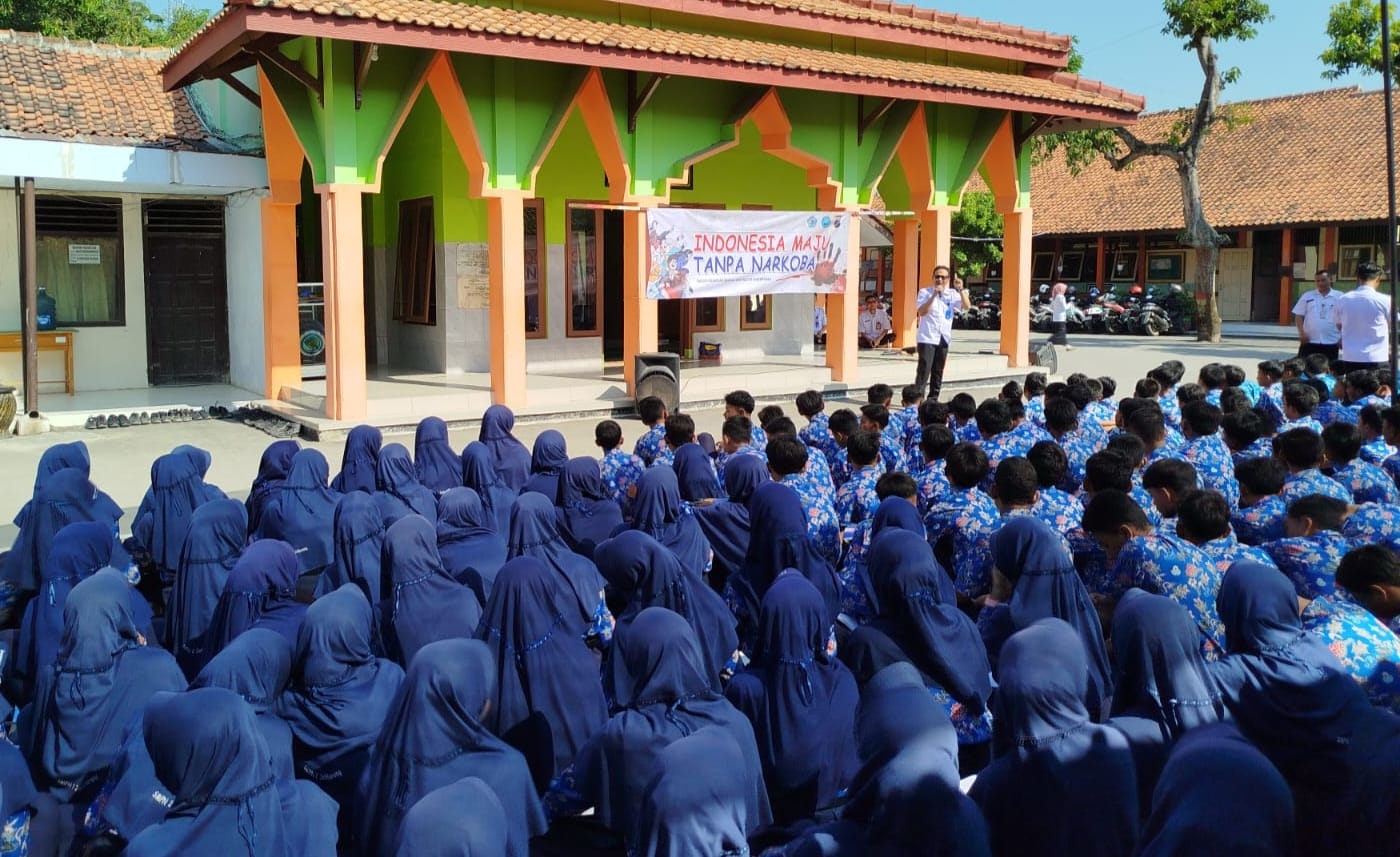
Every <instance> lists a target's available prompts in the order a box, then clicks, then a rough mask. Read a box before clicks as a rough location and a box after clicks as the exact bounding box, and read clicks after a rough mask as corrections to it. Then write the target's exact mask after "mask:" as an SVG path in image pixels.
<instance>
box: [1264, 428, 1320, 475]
mask: <svg viewBox="0 0 1400 857" xmlns="http://www.w3.org/2000/svg"><path fill="white" fill-rule="evenodd" d="M1274 457H1275V458H1279V459H1282V460H1283V463H1284V464H1287V465H1288V466H1289V467H1290V468H1292V469H1294V470H1307V469H1309V468H1311V467H1316V466H1317V464H1318V461H1319V460H1320V459H1321V458H1322V438H1321V437H1320V436H1319V435H1318V433H1317V432H1315V431H1313V430H1312V429H1310V428H1295V429H1289V430H1288V431H1286V432H1284V433H1283V434H1280V435H1277V436H1275V437H1274Z"/></svg>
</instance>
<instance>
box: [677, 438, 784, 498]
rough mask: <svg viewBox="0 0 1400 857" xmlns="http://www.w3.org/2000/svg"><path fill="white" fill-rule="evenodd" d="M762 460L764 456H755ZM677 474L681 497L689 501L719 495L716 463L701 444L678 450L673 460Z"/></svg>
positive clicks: (689, 444) (689, 445)
mask: <svg viewBox="0 0 1400 857" xmlns="http://www.w3.org/2000/svg"><path fill="white" fill-rule="evenodd" d="M754 457H755V458H758V460H759V461H760V462H761V461H763V458H762V456H754ZM671 469H672V470H674V471H675V474H676V484H677V487H678V488H679V489H680V492H681V499H682V500H684V501H685V502H687V503H698V502H700V501H701V500H712V499H714V498H715V497H718V496H719V477H718V476H716V475H715V464H714V461H712V460H711V459H710V456H708V455H706V454H705V450H703V449H701V448H700V444H698V443H695V444H691V443H687V444H684V445H683V446H681V448H680V449H677V450H676V457H675V459H673V460H672V462H671Z"/></svg>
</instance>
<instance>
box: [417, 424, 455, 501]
mask: <svg viewBox="0 0 1400 857" xmlns="http://www.w3.org/2000/svg"><path fill="white" fill-rule="evenodd" d="M413 469H414V472H415V473H416V474H417V476H418V481H419V482H420V483H422V485H423V487H424V488H427V489H428V490H429V491H432V492H434V493H436V494H441V493H442V492H444V491H447V490H450V489H452V488H460V487H461V485H462V459H461V457H459V456H458V455H457V453H456V452H453V450H452V443H451V441H449V440H448V438H447V423H445V422H443V421H442V420H441V419H440V418H438V417H424V418H423V419H422V420H421V421H420V422H419V423H418V429H417V431H415V432H414V433H413Z"/></svg>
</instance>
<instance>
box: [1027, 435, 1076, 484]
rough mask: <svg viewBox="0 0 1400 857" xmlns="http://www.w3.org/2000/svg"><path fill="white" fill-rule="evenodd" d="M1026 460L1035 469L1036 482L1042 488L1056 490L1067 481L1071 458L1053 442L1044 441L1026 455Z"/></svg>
mask: <svg viewBox="0 0 1400 857" xmlns="http://www.w3.org/2000/svg"><path fill="white" fill-rule="evenodd" d="M1026 460H1027V461H1029V462H1030V463H1031V466H1032V467H1034V468H1035V478H1036V482H1038V483H1040V487H1041V488H1054V487H1055V486H1056V485H1059V484H1060V483H1061V482H1063V481H1065V474H1067V473H1069V457H1068V456H1066V455H1065V451H1064V450H1063V449H1061V448H1060V445H1059V444H1058V443H1055V442H1054V441H1052V440H1042V441H1040V442H1039V443H1037V444H1036V445H1035V446H1032V447H1031V448H1030V451H1029V452H1027V453H1026Z"/></svg>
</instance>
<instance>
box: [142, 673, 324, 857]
mask: <svg viewBox="0 0 1400 857" xmlns="http://www.w3.org/2000/svg"><path fill="white" fill-rule="evenodd" d="M143 732H144V735H145V741H146V748H147V750H148V751H149V752H150V757H151V763H152V766H153V768H154V770H155V774H156V777H158V778H159V780H160V782H161V783H163V784H165V785H166V786H167V787H169V789H170V791H171V793H172V794H173V795H174V799H175V802H174V805H173V806H171V807H170V811H169V812H168V813H167V815H166V817H165V820H164V821H162V822H161V823H160V824H157V825H155V826H154V827H149V828H147V829H146V830H145V831H143V832H142V833H141V834H140V835H138V836H137V837H136V838H135V839H134V840H133V841H132V842H131V844H129V845H128V846H127V848H126V851H125V852H124V853H125V854H128V855H131V857H164V855H182V854H221V855H247V857H299V855H326V857H329V855H334V854H335V838H336V836H335V804H334V803H333V802H332V801H331V800H330V799H329V798H327V797H326V796H325V795H324V794H322V793H321V792H320V791H319V790H318V789H316V787H315V786H312V785H310V784H309V783H301V782H287V781H282V782H279V781H278V777H277V776H276V775H275V773H274V771H273V769H272V767H271V766H270V765H269V764H268V747H267V743H266V741H264V740H263V737H262V734H261V732H260V731H259V729H258V727H257V724H256V721H255V718H254V715H253V711H252V709H251V708H249V706H248V705H247V704H246V703H245V702H243V701H242V700H241V699H239V698H238V696H237V695H236V694H234V693H233V692H232V691H228V690H225V689H223V688H218V687H208V688H201V689H199V690H192V691H189V692H188V693H181V694H174V695H171V696H168V697H163V698H161V699H160V700H157V701H156V702H153V703H152V704H151V706H150V708H149V709H148V710H147V711H146V716H145V722H144V725H143Z"/></svg>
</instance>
